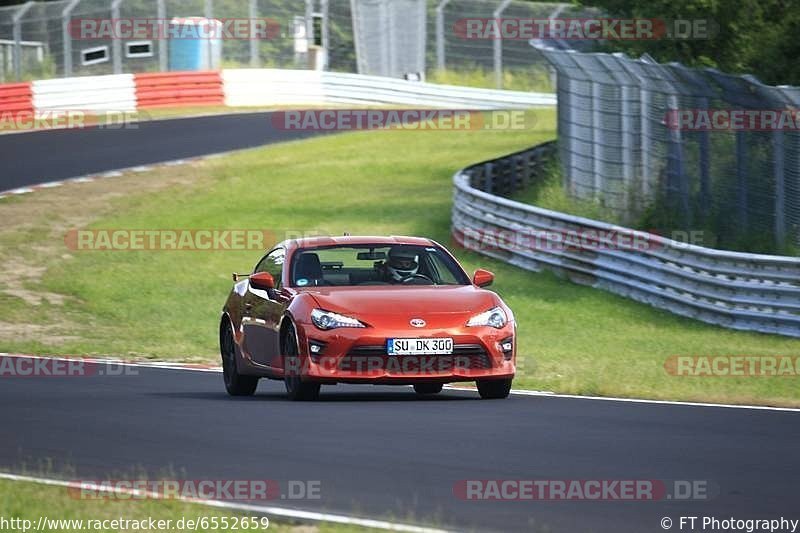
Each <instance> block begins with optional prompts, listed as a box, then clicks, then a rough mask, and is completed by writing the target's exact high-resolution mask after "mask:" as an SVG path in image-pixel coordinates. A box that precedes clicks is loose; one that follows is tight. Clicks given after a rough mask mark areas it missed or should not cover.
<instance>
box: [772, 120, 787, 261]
mask: <svg viewBox="0 0 800 533" xmlns="http://www.w3.org/2000/svg"><path fill="white" fill-rule="evenodd" d="M783 142H784V136H783V131H781V130H776V131H774V132H772V173H773V175H774V177H775V244H776V245H777V248H778V249H779V250H782V249H783V247H784V245H785V244H786V207H785V206H786V203H785V202H786V181H785V179H786V175H785V173H784V162H783V158H784V146H783Z"/></svg>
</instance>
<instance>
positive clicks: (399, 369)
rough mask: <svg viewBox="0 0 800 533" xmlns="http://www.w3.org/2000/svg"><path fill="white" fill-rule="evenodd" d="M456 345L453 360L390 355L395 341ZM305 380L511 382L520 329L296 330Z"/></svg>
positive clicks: (442, 357)
mask: <svg viewBox="0 0 800 533" xmlns="http://www.w3.org/2000/svg"><path fill="white" fill-rule="evenodd" d="M443 337H449V338H452V339H453V344H454V349H453V353H452V354H450V355H426V354H421V355H401V356H397V355H388V354H387V349H386V346H387V340H388V339H391V338H398V339H402V338H443ZM298 341H299V343H300V347H301V348H300V352H301V358H300V362H301V363H302V370H301V375H302V376H303V377H304V379H312V380H315V381H320V382H323V383H365V382H366V383H376V384H377V383H392V384H403V383H418V382H423V381H430V382H454V381H475V380H477V379H508V378H512V377H513V376H514V374H515V372H516V344H517V343H516V327H515V324H514V323H513V322H510V323H509V324H506V326H504V327H503V328H501V329H495V328H491V327H488V326H484V327H474V328H464V327H460V328H453V329H437V330H426V331H424V332H422V331H420V330H411V329H397V330H386V329H382V330H380V332H378V331H375V329H374V328H366V329H360V328H338V329H333V330H329V331H322V330H320V329H318V328H316V327H315V326H313V325H310V324H309V325H305V326H304V327H302V328H298Z"/></svg>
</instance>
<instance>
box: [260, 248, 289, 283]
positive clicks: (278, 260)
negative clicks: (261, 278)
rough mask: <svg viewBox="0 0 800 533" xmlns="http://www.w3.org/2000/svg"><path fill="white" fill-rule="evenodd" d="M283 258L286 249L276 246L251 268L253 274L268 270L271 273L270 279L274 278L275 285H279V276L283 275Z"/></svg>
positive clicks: (284, 257)
mask: <svg viewBox="0 0 800 533" xmlns="http://www.w3.org/2000/svg"><path fill="white" fill-rule="evenodd" d="M285 259H286V250H284V249H283V248H276V249H275V250H272V251H271V252H270V253H268V254H267V255H265V256H264V258H263V259H262V260H261V261H259V262H258V264H257V265H256V268H255V270H253V274H257V273H259V272H269V273H270V274H271V275H272V279H274V280H275V287H280V286H281V278H282V276H283V262H284V260H285Z"/></svg>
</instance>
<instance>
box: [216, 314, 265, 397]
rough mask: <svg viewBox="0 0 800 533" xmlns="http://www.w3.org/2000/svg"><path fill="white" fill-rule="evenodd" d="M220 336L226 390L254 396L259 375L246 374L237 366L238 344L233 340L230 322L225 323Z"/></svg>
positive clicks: (231, 393) (229, 392) (231, 392)
mask: <svg viewBox="0 0 800 533" xmlns="http://www.w3.org/2000/svg"><path fill="white" fill-rule="evenodd" d="M221 330H222V331H221V332H220V338H219V348H220V355H221V356H222V378H223V380H224V381H225V390H227V391H228V394H230V395H231V396H252V395H253V393H255V392H256V387H258V377H257V376H245V375H243V374H240V373H239V369H238V368H236V345H235V344H234V342H233V331H231V327H230V325H229V324H223V325H222V328H221Z"/></svg>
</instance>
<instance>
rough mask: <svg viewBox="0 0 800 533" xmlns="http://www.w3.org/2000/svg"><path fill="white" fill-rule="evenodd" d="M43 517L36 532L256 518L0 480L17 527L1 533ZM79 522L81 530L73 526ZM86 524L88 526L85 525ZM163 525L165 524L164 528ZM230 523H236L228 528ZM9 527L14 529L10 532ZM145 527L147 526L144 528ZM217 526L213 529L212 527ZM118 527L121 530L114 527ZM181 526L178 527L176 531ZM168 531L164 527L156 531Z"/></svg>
mask: <svg viewBox="0 0 800 533" xmlns="http://www.w3.org/2000/svg"><path fill="white" fill-rule="evenodd" d="M41 517H44V518H45V519H48V520H49V521H50V522H49V527H47V524H48V522H44V523H43V525H45V527H43V529H40V530H39V531H40V532H48V531H53V532H58V531H80V530H81V529H83V530H91V531H98V532H117V531H119V532H124V531H136V530H139V531H141V530H143V531H151V530H150V529H149V528H148V527H147V526H145V527H144V529H140V528H139V527H137V526H134V525H133V524H131V523H128V524H127V525H128V526H129V527H127V528H125V527H114V525H115V524H113V523H112V522H111V521H112V520H118V519H123V520H136V521H141V520H149V519H150V518H152V519H153V520H154V521H159V520H163V521H165V522H162V524H161V525H160V526H159V525H157V528H158V531H164V532H175V533H178V532H181V531H189V530H191V531H200V532H203V533H206V532H208V533H210V532H212V531H232V529H231V527H230V526H229V527H228V528H227V529H226V528H225V527H224V526H222V524H224V523H225V522H224V521H223V520H227V523H228V524H234V523H236V524H238V525H239V526H240V527H239V530H240V531H241V530H244V527H243V525H242V520H243V519H245V520H246V521H247V524H248V526H251V524H252V522H251V521H250V520H251V518H250V517H253V518H255V519H256V520H261V518H262V517H261V516H260V515H247V514H244V513H240V512H236V511H226V510H220V509H215V508H212V507H206V506H203V505H199V504H193V503H187V502H183V501H178V500H107V499H99V500H89V499H83V500H82V499H78V498H76V497H75V496H74V495H71V494H70V492H69V490H68V489H67V488H65V487H54V486H45V485H40V484H38V483H31V482H26V481H8V480H0V518H2V519H5V520H9V521H10V520H13V519H18V521H17V522H14V523H11V522H9V523H8V524H7V528H6V529H3V531H15V530H16V531H21V530H22V529H21V526H22V525H26V524H25V523H24V522H22V521H24V520H28V521H30V522H29V524H28V527H29V528H30V529H29V531H31V530H33V528H35V527H36V525H37V523H38V521H39V519H40V518H41ZM76 520H81V521H83V522H82V528H81V525H79V524H78V523H76V522H74V521H76ZM90 520H91V521H92V522H91V524H90V523H89V522H88V521H90ZM98 520H99V521H107V522H105V523H101V524H100V525H101V526H102V527H99V528H97V527H95V525H94V524H96V522H94V521H98ZM167 520H169V521H170V522H166V521H167ZM180 520H184V522H183V524H179V521H180ZM187 520H193V521H195V522H197V523H198V524H199V525H198V528H197V529H194V528H193V525H192V527H188V526H186V521H187ZM56 521H72V522H61V523H60V525H59V524H58V522H56ZM234 521H236V522H234ZM14 524H17V525H16V526H15V525H14ZM145 524H147V522H145ZM215 524H217V527H214V525H215ZM118 525H120V526H124V525H125V524H118ZM179 525H183V527H179ZM256 525H258V526H259V528H257V529H254V528H252V527H248V529H247V530H248V531H277V532H279V533H291V532H298V533H315V532H319V533H344V532H351V531H364V532H367V531H374V530H372V529H367V528H361V527H356V526H341V525H331V524H320V525H318V526H305V527H294V526H291V525H289V524H287V523H279V522H275V521H272V520H270V521H269V525H268V527H267V528H265V529H264V528H262V527H261V526H263V525H267V524H266V523H262V522H260V521H259V522H257V524H256ZM161 526H168V527H163V528H162V527H161Z"/></svg>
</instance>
